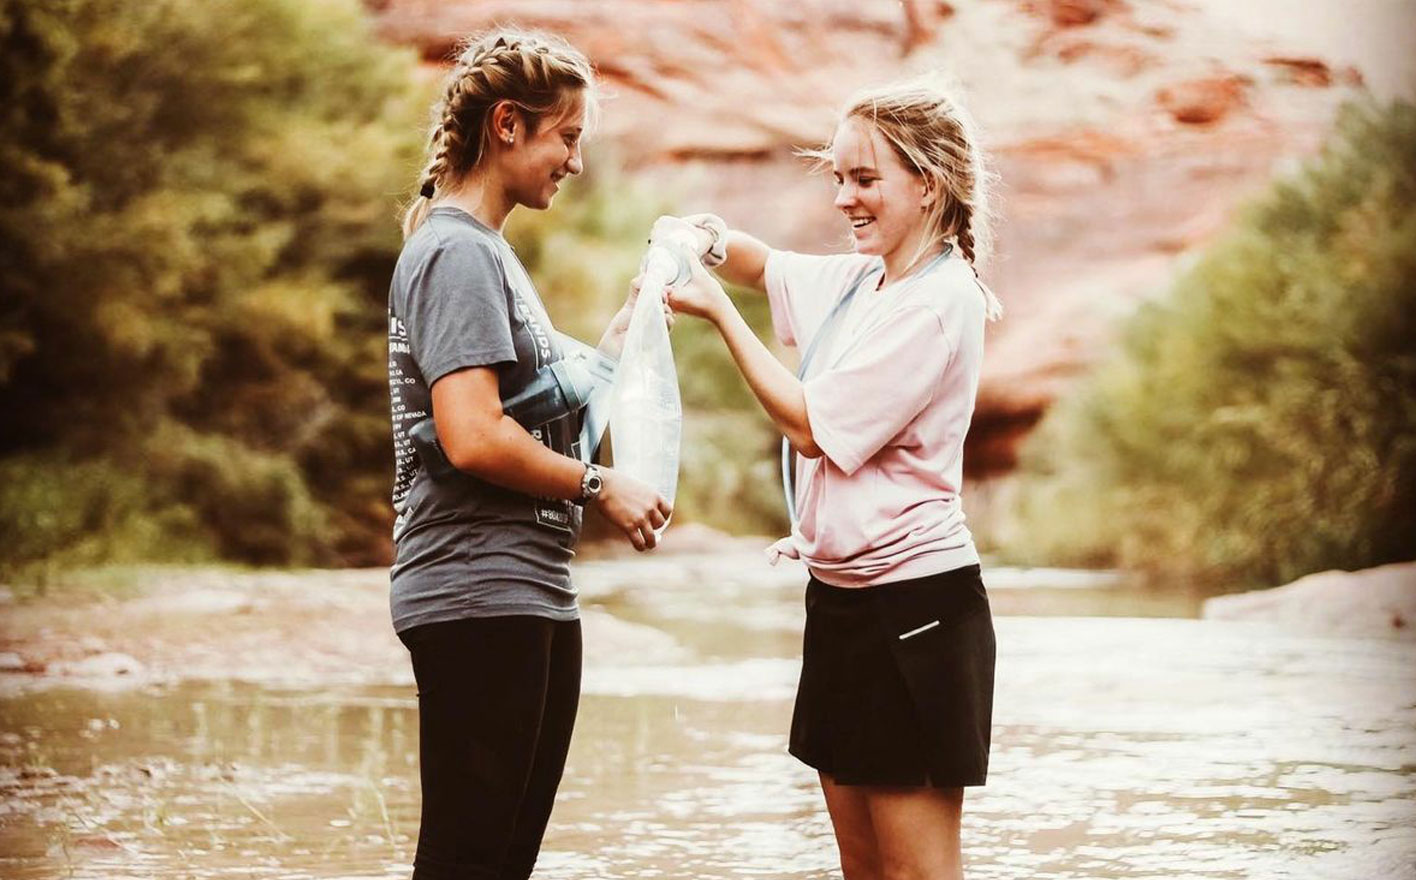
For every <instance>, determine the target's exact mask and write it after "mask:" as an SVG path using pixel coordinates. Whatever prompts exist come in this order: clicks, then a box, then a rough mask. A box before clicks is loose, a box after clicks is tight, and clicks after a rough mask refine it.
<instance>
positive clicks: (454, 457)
mask: <svg viewBox="0 0 1416 880" xmlns="http://www.w3.org/2000/svg"><path fill="white" fill-rule="evenodd" d="M437 427H438V440H439V442H440V443H441V444H442V447H443V451H444V452H445V453H446V454H447V457H448V460H449V461H450V462H451V463H452V465H453V467H456V468H457V469H458V470H460V471H463V472H465V473H469V474H471V475H473V476H475V477H478V478H480V479H482V480H485V481H487V482H488V483H492V484H494V485H497V486H501V487H502V488H505V489H512V490H514V491H517V492H522V493H525V494H527V495H536V496H540V497H545V498H564V499H568V500H571V499H576V498H579V497H580V481H581V478H582V477H583V476H584V475H585V465H584V464H582V463H581V462H579V461H577V460H576V459H573V458H569V457H567V456H564V455H561V454H560V453H558V452H554V451H552V450H551V449H549V448H548V447H547V446H545V444H543V443H541V442H540V441H539V440H537V439H536V438H534V437H532V436H531V435H530V434H528V433H527V432H526V429H525V428H523V427H521V425H519V424H518V423H517V422H516V421H515V420H514V419H512V418H511V417H510V416H507V415H503V416H501V417H500V418H499V419H495V420H489V421H488V422H486V423H485V424H481V425H478V424H466V423H464V424H461V425H456V424H453V425H446V426H445V425H444V424H443V422H441V421H440V422H437Z"/></svg>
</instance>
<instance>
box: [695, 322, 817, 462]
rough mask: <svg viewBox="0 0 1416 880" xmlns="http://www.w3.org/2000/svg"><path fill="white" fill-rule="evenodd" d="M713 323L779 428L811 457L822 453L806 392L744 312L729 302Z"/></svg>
mask: <svg viewBox="0 0 1416 880" xmlns="http://www.w3.org/2000/svg"><path fill="white" fill-rule="evenodd" d="M713 323H714V324H715V325H716V326H717V328H718V332H719V333H721V334H722V337H723V341H724V342H725V343H727V346H728V351H729V352H731V353H732V356H733V360H734V361H736V362H737V365H738V370H739V371H740V372H741V373H742V375H743V378H744V379H746V380H747V384H748V387H750V388H751V389H752V393H753V394H754V395H756V397H757V399H758V401H760V402H761V404H762V408H763V409H765V410H766V411H767V415H768V416H769V417H770V418H771V419H772V421H773V423H774V424H776V426H777V429H778V430H780V431H781V432H782V434H783V435H785V436H786V438H787V439H788V440H789V441H790V442H791V444H792V446H794V447H796V450H797V452H799V453H801V454H802V455H805V456H806V457H808V458H815V457H817V456H819V455H821V450H820V448H819V447H817V445H816V441H815V439H814V438H813V437H812V433H811V422H810V420H809V419H808V418H807V412H806V393H805V390H804V387H803V385H802V383H801V380H799V379H798V378H797V377H796V376H795V375H793V374H792V372H791V371H790V370H788V369H787V368H786V367H785V366H783V365H782V362H781V361H779V360H777V358H776V356H775V355H773V354H772V352H770V351H768V349H767V346H765V345H763V344H762V340H760V339H758V338H757V334H756V333H754V332H753V331H752V328H751V327H750V326H748V324H747V322H746V321H745V320H743V317H742V315H740V314H739V313H738V310H737V309H736V308H733V306H732V304H731V303H730V302H729V303H726V304H725V305H724V306H723V307H721V308H719V309H718V310H717V312H716V314H715V315H714V316H713Z"/></svg>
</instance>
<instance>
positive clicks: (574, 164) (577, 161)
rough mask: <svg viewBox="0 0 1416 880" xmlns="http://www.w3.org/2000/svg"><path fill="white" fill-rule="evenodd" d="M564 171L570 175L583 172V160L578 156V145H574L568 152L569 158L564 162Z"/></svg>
mask: <svg viewBox="0 0 1416 880" xmlns="http://www.w3.org/2000/svg"><path fill="white" fill-rule="evenodd" d="M565 170H566V171H568V172H570V173H571V174H579V173H580V172H582V171H584V170H585V160H584V159H583V158H582V157H581V155H580V144H578V143H577V144H576V145H575V147H574V149H572V150H571V151H570V158H569V159H567V160H566V161H565Z"/></svg>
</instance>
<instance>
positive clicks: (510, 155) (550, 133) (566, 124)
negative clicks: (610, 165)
mask: <svg viewBox="0 0 1416 880" xmlns="http://www.w3.org/2000/svg"><path fill="white" fill-rule="evenodd" d="M585 111H586V107H585V96H584V95H583V94H581V93H576V94H575V96H574V97H573V98H572V99H571V100H570V101H569V102H568V103H567V105H566V108H565V110H564V111H563V112H562V113H560V114H559V115H555V114H553V115H550V116H545V117H542V118H541V119H540V120H539V124H537V125H536V126H535V131H534V132H533V131H528V130H527V128H526V126H525V120H524V117H520V116H519V115H518V118H517V122H516V123H515V124H514V125H515V132H514V134H513V135H512V137H513V144H512V146H511V148H509V149H507V150H506V151H504V152H503V154H502V181H503V184H504V186H505V188H506V193H507V196H508V197H509V198H510V203H511V204H513V205H525V206H526V207H528V208H533V209H535V210H537V211H540V210H544V209H546V208H549V207H550V206H551V200H552V199H553V198H555V195H556V192H557V191H559V190H560V181H561V180H562V179H564V178H565V177H566V176H567V175H570V174H579V173H580V172H581V169H582V168H584V164H583V162H582V160H581V156H580V137H581V135H582V134H583V133H584V131H585Z"/></svg>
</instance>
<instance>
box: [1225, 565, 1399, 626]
mask: <svg viewBox="0 0 1416 880" xmlns="http://www.w3.org/2000/svg"><path fill="white" fill-rule="evenodd" d="M1203 613H1204V617H1205V618H1206V619H1213V620H1258V621H1267V622H1271V623H1277V624H1281V625H1283V626H1284V627H1285V628H1290V629H1294V630H1297V631H1300V632H1307V633H1318V634H1323V635H1336V636H1388V637H1398V638H1416V562H1399V563H1394V564H1392V565H1383V566H1380V567H1378V568H1369V569H1364V570H1362V571H1324V572H1320V573H1318V574H1310V575H1308V576H1307V577H1303V578H1299V579H1298V580H1296V581H1294V582H1293V583H1291V584H1288V585H1286V586H1282V587H1275V588H1273V589H1271V590H1258V591H1255V592H1251V593H1241V594H1239V595H1235V596H1218V597H1216V598H1213V599H1210V600H1208V601H1206V602H1205V605H1204V612H1203Z"/></svg>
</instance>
